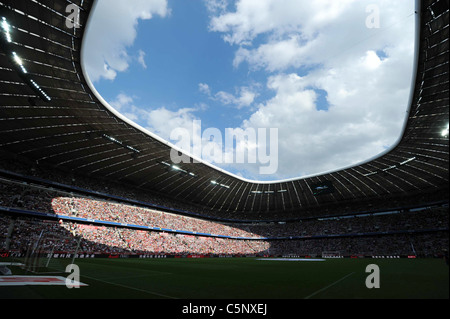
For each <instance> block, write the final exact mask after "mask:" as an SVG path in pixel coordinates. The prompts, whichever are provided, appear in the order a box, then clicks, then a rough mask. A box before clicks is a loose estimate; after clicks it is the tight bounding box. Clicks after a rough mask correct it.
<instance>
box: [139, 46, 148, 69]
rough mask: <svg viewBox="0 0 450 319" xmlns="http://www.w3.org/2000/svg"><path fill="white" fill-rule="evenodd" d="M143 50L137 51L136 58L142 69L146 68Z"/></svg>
mask: <svg viewBox="0 0 450 319" xmlns="http://www.w3.org/2000/svg"><path fill="white" fill-rule="evenodd" d="M145 55H146V54H145V52H144V51H142V50H139V51H138V58H137V60H138V62H139V64H140V65H141V66H142V67H143V68H144V69H146V68H147V64H146V63H145Z"/></svg>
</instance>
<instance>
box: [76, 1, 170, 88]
mask: <svg viewBox="0 0 450 319" xmlns="http://www.w3.org/2000/svg"><path fill="white" fill-rule="evenodd" d="M169 14H170V10H169V8H168V5H167V0H133V4H132V5H130V3H129V2H128V1H122V0H99V1H98V4H97V6H96V9H95V12H94V15H95V18H94V19H92V20H91V27H90V29H89V32H88V33H87V35H86V39H85V45H86V47H87V50H88V51H87V54H86V60H85V61H84V62H85V66H86V68H87V72H88V74H89V76H90V78H91V80H92V81H93V82H94V83H95V82H97V81H99V80H100V79H107V80H114V79H115V78H116V76H117V74H118V72H124V71H126V70H127V69H128V68H129V65H130V63H131V61H132V59H133V58H132V55H131V54H130V53H129V52H128V51H129V48H130V47H131V46H132V45H133V43H134V41H135V39H136V36H137V30H136V28H137V25H138V23H139V20H149V19H151V18H153V17H154V16H155V15H157V16H160V17H166V16H168V15H169ZM142 53H143V52H142ZM142 53H139V62H140V63H141V65H143V66H144V65H145V61H144V60H143V58H144V55H143V54H142ZM142 62H143V63H144V64H142Z"/></svg>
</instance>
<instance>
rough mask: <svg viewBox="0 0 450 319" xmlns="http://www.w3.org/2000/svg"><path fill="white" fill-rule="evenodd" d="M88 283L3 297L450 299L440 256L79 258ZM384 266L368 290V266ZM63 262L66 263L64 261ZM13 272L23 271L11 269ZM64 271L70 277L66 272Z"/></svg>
mask: <svg viewBox="0 0 450 319" xmlns="http://www.w3.org/2000/svg"><path fill="white" fill-rule="evenodd" d="M75 263H76V265H78V267H79V269H80V281H81V282H83V283H86V284H88V285H89V286H88V287H81V288H78V289H76V288H73V289H68V288H67V287H65V286H26V287H0V298H2V299H5V298H15V299H17V298H27V299H30V298H49V299H56V298H83V299H90V298H96V299H102V298H108V299H127V298H133V299H136V298H139V299H143V298H145V299H305V298H306V299H316V298H320V299H337V298H339V299H351V298H357V299H391V298H399V299H412V298H420V299H428V298H432V299H436V298H439V299H440V298H445V299H448V298H449V276H448V275H449V268H448V266H447V265H446V264H445V262H444V261H443V260H440V259H414V260H410V259H327V260H326V261H308V262H305V261H267V260H266V261H261V260H257V259H255V258H211V259H208V258H206V259H171V258H170V259H79V260H76V261H75ZM369 264H376V265H377V266H378V267H379V269H380V277H379V279H380V288H378V289H368V288H367V287H366V278H367V277H368V276H369V275H370V273H366V266H367V265H369ZM61 266H63V265H61ZM11 269H12V271H13V274H14V275H20V274H23V272H21V269H20V268H17V267H11ZM63 276H67V274H66V275H63Z"/></svg>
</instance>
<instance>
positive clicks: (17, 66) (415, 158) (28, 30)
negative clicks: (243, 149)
mask: <svg viewBox="0 0 450 319" xmlns="http://www.w3.org/2000/svg"><path fill="white" fill-rule="evenodd" d="M71 4H75V5H76V6H77V8H79V9H80V11H79V15H78V16H77V22H78V23H79V25H78V24H75V25H72V27H71V28H69V27H68V25H67V23H66V22H67V16H68V13H67V11H66V8H67V6H68V5H71ZM94 7H95V1H91V0H74V1H63V0H26V1H10V0H1V1H0V10H1V14H0V19H2V20H1V21H0V23H1V27H0V32H1V36H0V44H1V50H0V123H1V124H0V158H1V161H0V178H1V179H2V181H3V182H4V183H5V184H4V185H8V186H4V188H3V190H4V193H5V194H7V195H8V196H9V193H8V192H11V193H13V192H14V191H13V190H14V187H16V186H15V185H19V184H20V185H22V186H23V185H34V186H35V187H38V188H39V187H41V188H45V190H46V192H47V195H48V193H49V192H51V191H55V192H56V191H57V192H61V193H64V194H66V195H67V194H69V195H70V194H73V193H77V194H78V195H80V194H83V195H86V197H89V198H91V199H92V198H93V197H95V198H97V199H103V200H104V199H106V200H108V201H114V202H121V203H125V204H127V205H138V206H141V207H147V208H156V209H158V210H160V211H166V212H171V213H177V214H180V215H190V216H197V217H199V216H200V217H202V218H203V219H209V220H216V221H226V222H247V223H250V222H252V221H253V222H254V221H264V222H266V223H275V224H277V225H283V223H285V222H292V221H298V220H302V221H307V220H308V219H317V218H319V217H320V218H321V219H327V218H332V217H333V216H343V215H354V214H367V213H370V214H374V213H376V212H385V211H389V210H400V211H409V210H413V209H415V208H424V207H434V206H437V207H442V206H444V207H447V213H446V214H445V215H446V216H447V217H444V218H443V219H444V220H445V218H447V226H445V225H442V224H440V225H434V226H435V229H434V230H433V231H434V232H436V233H439V236H443V237H442V238H444V239H443V240H444V241H445V240H446V242H447V246H448V193H449V189H448V177H449V172H448V169H449V144H448V123H449V119H448V116H449V71H448V66H449V65H448V64H449V22H448V21H449V3H448V0H422V1H417V11H416V13H415V14H416V52H415V67H414V76H413V83H412V87H411V94H410V100H409V101H405V103H406V102H408V103H409V106H408V112H407V117H406V119H405V123H404V128H403V132H402V135H401V137H400V138H399V140H398V142H397V143H396V145H395V146H394V147H393V148H392V149H390V150H389V151H387V152H385V153H384V154H380V155H379V156H377V157H376V158H373V159H370V160H368V161H366V162H363V163H360V164H358V165H355V166H351V167H347V168H343V169H340V170H336V171H332V172H327V173H323V174H318V175H314V176H308V177H302V178H297V179H290V180H283V181H275V182H260V181H250V180H246V179H243V178H240V177H237V176H234V175H232V174H230V173H228V172H226V171H223V170H221V169H219V168H217V167H214V166H213V165H210V164H208V163H206V162H201V163H195V164H177V166H174V165H172V164H171V158H170V154H171V150H172V149H173V146H172V145H170V144H169V143H167V142H166V141H164V140H162V139H160V138H159V137H158V136H155V135H153V134H152V133H151V132H147V131H145V130H144V129H142V128H140V127H139V126H138V125H136V124H134V123H133V122H131V121H130V120H128V119H126V118H125V117H123V116H122V115H121V114H119V113H117V112H116V111H115V110H114V109H112V108H111V107H110V106H109V105H108V104H107V103H106V102H105V101H104V100H103V99H102V97H101V96H100V95H99V94H98V92H96V90H95V88H94V86H93V84H92V83H91V82H90V80H89V77H88V76H87V74H86V71H85V69H84V66H83V56H84V54H86V53H85V52H86V49H85V47H84V41H83V39H84V35H85V33H86V32H87V30H88V29H89V22H90V19H91V17H92V14H91V12H92V11H93V9H94ZM445 130H446V133H445ZM185 156H187V157H189V156H190V155H189V154H185ZM9 185H12V186H11V187H10V188H8V187H9ZM93 185H95V186H96V185H99V187H98V188H96V187H94V186H93ZM0 186H1V185H0ZM11 196H12V197H13V195H11ZM11 196H10V197H11ZM48 196H50V198H51V197H52V196H51V195H48ZM42 198H44V197H42ZM58 198H59V199H60V198H63V196H62V195H61V197H58V196H55V199H58ZM50 201H51V200H49V202H48V203H47V204H50ZM60 201H61V202H64V198H63V199H60ZM57 202H58V200H56V201H53V202H52V205H53V207H49V208H48V210H49V211H52V210H53V212H52V213H53V214H54V212H56V213H58V210H57V209H56V208H55V206H54V205H56V204H57ZM68 203H70V205H74V206H73V207H72V208H73V209H75V208H74V207H75V205H76V203H75V201H74V200H68ZM44 204H45V203H44ZM22 205H23V204H22ZM64 205H69V204H64ZM64 205H62V206H61V207H66V206H64ZM80 205H81V204H80ZM92 205H94V204H92ZM0 206H4V205H0ZM25 206H26V204H25ZM29 206H35V203H32V204H29ZM44 206H45V205H44ZM26 208H29V207H26ZM14 209H15V207H14V203H13V204H10V205H9V206H7V207H2V211H4V212H7V213H8V214H11V213H12V214H14V213H20V211H15V210H14ZM46 209H47V208H44V209H43V210H46ZM60 209H61V210H64V208H60ZM67 214H70V212H67ZM138 214H140V212H136V216H137V215H138ZM45 216H47V217H49V216H50V215H45ZM45 216H44V217H45ZM41 217H42V216H41ZM441 217H442V215H440V216H438V217H437V219H436V220H441ZM180 218H181V217H180ZM414 218H415V217H411V220H412V219H414ZM85 222H87V223H88V224H89V219H88V220H85ZM103 222H105V221H103ZM108 222H109V223H111V221H108ZM281 222H282V223H281ZM400 223H402V225H407V224H408V221H405V220H401V221H400ZM342 224H343V223H342ZM424 224H426V223H424ZM110 225H111V226H114V227H116V226H122V227H123V226H124V224H123V222H121V221H119V222H118V223H113V224H110ZM385 225H386V224H385ZM125 226H126V225H125ZM207 226H208V225H206V226H205V227H207ZM246 227H247V226H246ZM333 227H334V226H333ZM131 228H132V229H140V228H139V227H136V226H133V227H131ZM241 228H242V227H241ZM386 228H388V227H387V226H386ZM419 228H420V227H419ZM431 228H433V225H432V223H431V224H427V225H426V228H423V227H422V228H420V229H413V230H412V231H413V232H416V231H418V230H419V231H420V232H430V229H431ZM142 229H143V228H142ZM145 230H153V231H158V229H153V228H150V229H149V228H145ZM159 230H161V229H159ZM211 231H214V230H211ZM346 231H347V233H348V232H349V230H346ZM372 231H373V230H372ZM397 231H398V232H396V233H393V234H402V233H404V232H407V231H411V229H410V228H408V227H403V228H402V227H401V229H397ZM196 232H197V230H196V229H194V228H192V229H189V232H188V233H189V234H193V233H194V234H195V233H196ZM350 232H351V230H350ZM251 233H253V234H257V233H258V230H256V229H253V231H252V232H251ZM260 233H261V234H262V233H267V229H265V230H263V231H261V232H260ZM281 233H282V236H283V237H282V238H283V239H286V240H287V239H292V237H290V236H289V235H292V236H293V235H301V234H302V233H295V231H293V233H291V234H289V228H287V230H286V229H285V230H283V231H282V232H281ZM294 233H295V234H294ZM313 233H314V232H313ZM319 233H320V232H319ZM321 233H322V235H323V232H321ZM208 235H210V234H208ZM347 235H348V234H347ZM372 235H373V236H375V235H379V233H373V234H372ZM391 235H392V234H391ZM220 236H222V235H217V234H216V235H214V237H216V238H217V237H220ZM223 236H225V237H229V236H230V234H224V235H223ZM237 236H238V237H239V236H240V237H239V238H241V239H242V238H243V236H246V235H242V233H239V235H237ZM365 236H366V238H369V239H371V237H367V236H370V234H368V233H366V234H365ZM250 237H251V238H250ZM250 237H249V238H248V239H251V240H255V238H254V237H252V236H250ZM262 238H266V237H264V236H262V235H261V236H256V239H257V240H261V239H262ZM302 238H303V239H304V237H302ZM439 238H441V237H439ZM277 239H280V238H277ZM277 244H279V245H280V246H282V245H283V244H286V243H284V242H281V241H278V243H277ZM274 246H276V245H274ZM261 247H262V246H261ZM264 249H266V248H265V247H262V250H264ZM280 250H282V249H280ZM293 250H295V249H293Z"/></svg>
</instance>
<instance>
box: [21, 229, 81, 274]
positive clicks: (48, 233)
mask: <svg viewBox="0 0 450 319" xmlns="http://www.w3.org/2000/svg"><path fill="white" fill-rule="evenodd" d="M35 225H36V226H40V228H38V230H39V231H38V232H34V233H33V234H28V236H27V237H28V238H27V241H26V242H25V243H24V246H23V247H22V248H21V249H22V251H24V256H23V266H22V268H23V269H24V270H25V271H27V272H31V273H36V274H38V273H39V274H60V273H64V272H65V269H66V266H67V265H68V264H71V263H73V261H74V259H75V257H76V256H77V254H78V250H79V247H80V238H79V237H76V236H73V234H71V233H70V232H64V231H61V228H59V227H54V226H56V223H55V222H45V221H44V222H42V221H40V222H38V223H36V224H35ZM58 228H59V229H58Z"/></svg>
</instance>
